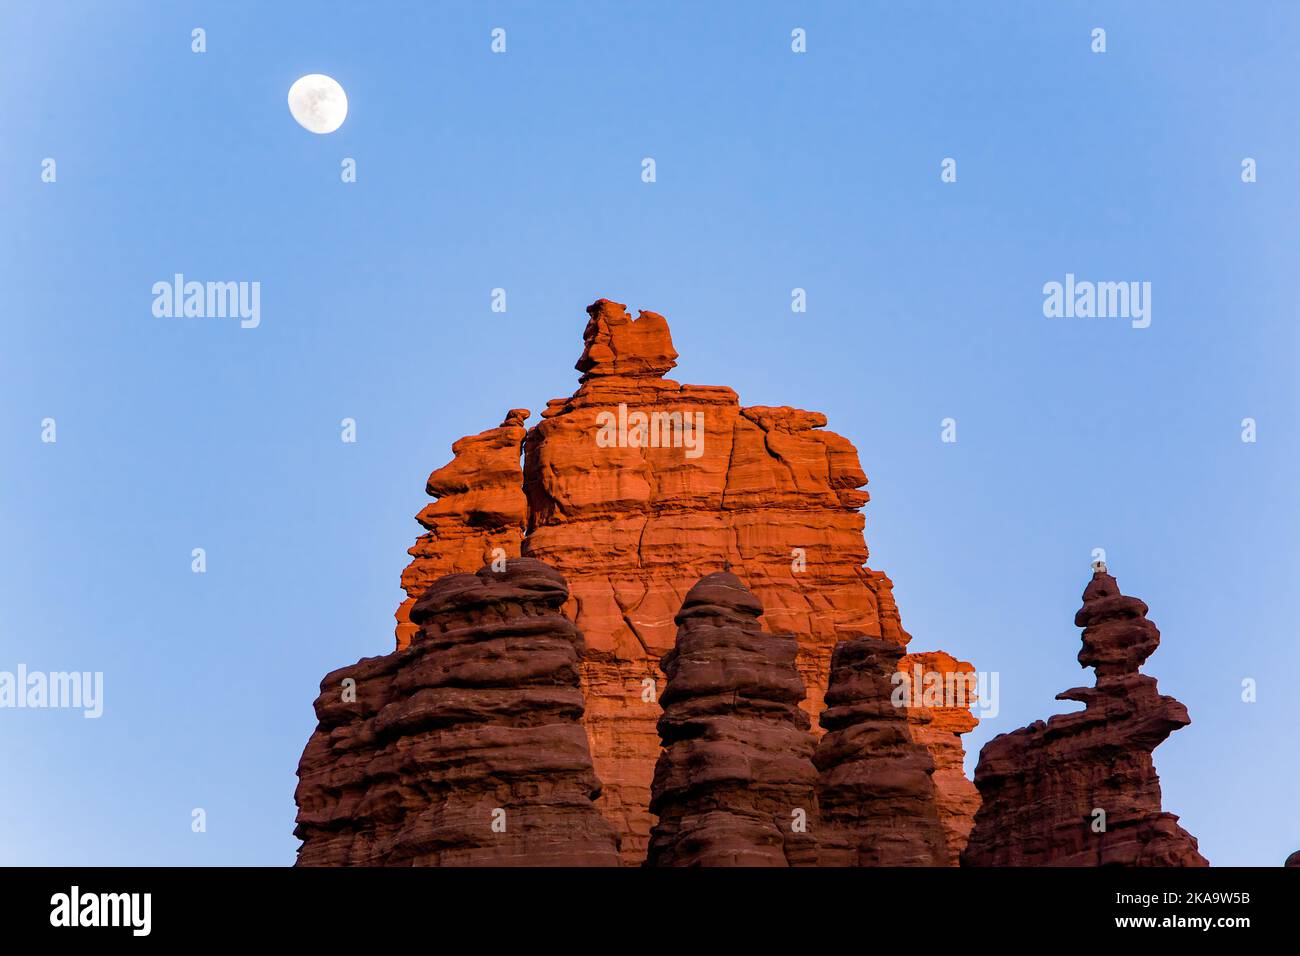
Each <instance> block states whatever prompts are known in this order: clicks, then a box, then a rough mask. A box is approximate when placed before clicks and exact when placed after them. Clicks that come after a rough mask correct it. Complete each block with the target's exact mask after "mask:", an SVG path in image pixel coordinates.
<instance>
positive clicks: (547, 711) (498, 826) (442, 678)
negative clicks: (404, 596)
mask: <svg viewBox="0 0 1300 956" xmlns="http://www.w3.org/2000/svg"><path fill="white" fill-rule="evenodd" d="M568 596H569V592H568V588H567V586H566V585H565V582H564V578H563V577H562V576H561V575H560V574H559V573H558V572H556V571H555V570H553V569H552V568H548V567H547V566H546V565H544V564H542V563H541V562H540V561H534V560H531V559H527V558H523V559H519V558H516V559H514V560H511V561H508V562H507V563H506V564H505V567H504V569H503V571H502V572H501V573H497V572H494V571H493V570H492V569H491V568H490V567H485V568H483V569H482V570H480V571H479V572H478V573H477V574H453V575H449V576H447V577H443V578H440V579H439V580H437V581H435V582H434V583H433V584H432V585H431V586H430V587H429V588H428V589H427V590H426V591H425V593H424V596H423V597H421V598H420V600H419V601H418V602H417V603H416V605H415V607H414V608H413V609H412V611H411V620H412V621H413V622H414V623H415V624H416V625H417V626H418V627H419V631H418V633H417V634H416V635H415V637H414V638H413V640H412V641H411V643H410V645H409V646H408V647H407V648H405V649H404V650H398V651H394V652H393V653H391V654H388V655H387V656H385V657H371V658H366V659H364V660H362V661H360V662H358V663H357V664H354V665H352V666H351V667H344V668H342V669H340V670H337V671H334V672H333V673H332V674H329V675H327V676H326V678H325V679H324V680H323V681H322V682H321V694H320V697H318V698H317V700H316V714H317V717H318V719H319V721H320V724H319V726H318V728H317V730H316V732H315V734H313V735H312V737H311V739H310V740H309V741H308V743H307V748H306V750H305V751H304V752H303V756H302V761H301V762H300V764H299V767H298V776H299V783H298V789H297V792H296V794H295V797H296V799H297V802H298V807H299V810H298V826H297V828H296V830H295V831H294V832H295V834H296V835H297V836H298V837H299V838H300V839H301V840H302V841H303V844H302V847H301V848H300V849H299V851H298V863H299V865H302V866H376V865H383V866H615V865H617V864H618V862H619V857H618V845H617V840H616V838H615V835H614V832H613V830H612V828H611V827H610V825H609V824H608V822H606V821H605V819H604V818H603V817H602V816H601V815H600V813H599V811H598V810H597V809H596V807H595V804H594V802H593V801H594V799H595V797H596V796H597V794H598V793H599V791H600V782H599V781H598V780H597V779H596V776H595V774H594V773H593V772H592V766H591V755H590V751H589V749H588V744H587V737H586V733H585V732H584V731H583V729H582V725H581V723H580V720H581V718H582V711H583V705H582V693H581V691H580V689H579V686H578V664H579V660H580V659H581V656H582V650H583V640H582V634H581V633H580V632H579V631H578V629H577V628H576V627H575V626H574V624H573V623H572V622H571V621H570V620H568V619H567V618H566V617H564V616H563V614H561V613H560V610H559V609H560V607H561V606H562V605H563V604H564V602H565V600H566V599H567V598H568ZM348 681H351V682H353V683H351V684H349V683H348ZM349 691H351V692H349Z"/></svg>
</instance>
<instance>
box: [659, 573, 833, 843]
mask: <svg viewBox="0 0 1300 956" xmlns="http://www.w3.org/2000/svg"><path fill="white" fill-rule="evenodd" d="M762 613H763V607H762V605H761V604H759V602H758V600H757V599H756V598H755V597H754V595H752V594H751V593H750V592H749V591H748V590H747V589H746V588H745V586H744V585H743V584H742V583H741V582H740V579H739V578H737V577H736V576H735V575H734V574H731V573H729V572H719V573H715V574H710V575H708V576H707V577H705V578H703V579H702V580H701V581H700V582H699V583H698V584H696V585H695V587H693V588H692V589H691V590H690V592H689V593H688V594H687V595H686V600H685V602H684V603H683V604H682V609H681V611H680V612H679V613H678V614H677V617H676V622H677V624H678V630H677V643H676V645H675V646H674V647H673V649H672V650H671V651H669V652H668V653H667V654H665V655H664V658H663V661H662V666H663V670H664V673H665V674H667V675H668V684H667V686H666V687H665V689H664V692H663V697H662V698H661V703H662V704H663V708H664V713H663V716H662V717H660V718H659V734H660V736H661V737H662V739H663V745H664V750H663V752H662V753H661V754H660V756H659V760H658V762H657V764H656V765H655V774H654V783H653V785H652V788H651V799H650V811H651V812H652V813H655V814H658V816H659V822H658V823H656V824H655V826H654V829H653V830H652V831H651V833H650V847H649V853H648V856H647V858H646V865H647V866H799V865H813V864H815V863H816V862H817V845H816V836H815V834H816V832H817V811H816V797H815V795H814V787H815V783H816V770H815V768H814V767H813V764H812V753H813V746H814V741H813V737H812V735H811V734H810V733H809V720H808V715H807V714H805V713H804V712H803V711H802V710H801V709H800V708H799V703H800V702H801V701H802V700H803V696H804V688H803V682H802V681H801V680H800V679H799V672H798V671H797V670H796V669H795V653H796V648H795V642H794V638H793V637H791V636H789V635H780V636H778V635H773V634H768V633H766V632H765V631H764V630H763V629H762V627H761V626H760V624H759V623H758V618H759V616H760V615H761V614H762Z"/></svg>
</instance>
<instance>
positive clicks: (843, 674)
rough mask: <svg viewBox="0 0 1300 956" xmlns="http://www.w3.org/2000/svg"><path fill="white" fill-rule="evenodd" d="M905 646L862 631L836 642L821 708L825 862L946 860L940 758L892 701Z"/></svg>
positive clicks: (860, 863)
mask: <svg viewBox="0 0 1300 956" xmlns="http://www.w3.org/2000/svg"><path fill="white" fill-rule="evenodd" d="M902 656H903V651H902V648H900V647H899V646H898V645H897V644H893V643H891V642H889V641H886V640H881V639H879V638H874V637H861V638H858V639H857V640H853V641H845V642H844V643H842V644H839V645H838V646H836V648H835V653H834V655H833V656H832V658H831V677H830V687H829V688H828V689H827V691H826V704H827V708H826V710H824V711H822V715H821V718H822V719H821V723H822V728H823V729H824V730H825V731H826V734H825V736H823V737H822V739H821V740H820V741H819V742H818V744H817V753H816V756H815V757H814V758H813V760H814V762H815V763H816V765H817V769H818V771H819V772H820V778H819V780H818V787H817V803H818V808H819V811H820V814H821V829H820V830H819V831H818V833H819V835H820V842H821V856H820V860H821V863H822V865H824V866H947V865H949V863H950V857H949V853H948V844H947V839H946V836H945V833H944V828H943V826H942V824H941V822H940V814H939V805H938V799H937V796H938V795H937V792H936V790H935V786H934V769H935V768H934V761H933V759H931V757H930V752H929V751H928V750H927V749H926V748H925V746H924V745H923V744H920V743H918V742H917V741H916V740H915V739H914V738H913V736H912V729H911V726H910V725H909V722H908V714H907V710H906V708H904V707H896V706H895V705H894V704H893V702H892V701H891V699H890V698H891V692H892V691H893V689H894V685H893V683H892V680H891V678H892V677H893V676H894V674H895V673H897V669H898V661H899V658H901V657H902Z"/></svg>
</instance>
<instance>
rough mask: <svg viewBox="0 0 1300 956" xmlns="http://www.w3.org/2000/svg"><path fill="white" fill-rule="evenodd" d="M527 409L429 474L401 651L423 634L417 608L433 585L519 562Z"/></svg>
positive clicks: (400, 628)
mask: <svg viewBox="0 0 1300 956" xmlns="http://www.w3.org/2000/svg"><path fill="white" fill-rule="evenodd" d="M528 415H529V412H528V409H526V408H512V409H511V410H510V411H509V412H507V413H506V418H505V421H503V422H502V423H501V424H500V425H499V426H498V427H496V428H490V429H488V430H487V431H485V432H482V433H480V434H478V435H471V436H469V437H467V438H462V439H461V440H460V441H458V442H456V443H455V444H454V445H452V446H451V452H452V454H453V455H454V456H455V457H454V458H453V459H452V461H451V462H450V463H449V464H447V465H445V466H443V467H442V468H439V469H438V470H437V471H435V472H434V473H433V474H431V475H430V476H429V482H428V484H427V485H426V486H425V490H426V492H427V493H428V494H430V495H432V496H433V497H435V498H437V499H438V500H437V501H435V502H434V503H433V504H430V505H426V506H425V508H424V510H423V511H421V512H420V513H419V514H418V515H417V516H416V520H417V521H419V522H420V524H422V525H424V527H425V528H426V529H427V533H426V534H423V535H421V536H420V538H419V540H418V541H416V542H415V546H414V547H413V548H411V549H410V551H408V552H407V553H408V554H410V555H411V556H412V557H413V558H414V560H413V561H412V562H411V563H410V564H409V565H407V567H406V570H405V571H403V572H402V588H403V589H404V590H405V591H406V595H407V597H406V600H405V601H403V602H402V604H401V606H400V607H399V608H398V609H397V614H396V615H395V616H396V617H397V646H398V648H399V649H400V648H403V647H405V646H406V645H407V644H409V643H410V641H411V637H412V636H414V634H415V632H416V630H418V628H417V627H416V625H415V624H414V623H412V622H411V617H410V615H411V608H412V607H414V606H415V602H416V600H417V599H418V598H419V597H420V595H421V594H423V593H424V591H425V589H426V588H427V587H428V586H429V585H430V584H432V583H433V582H434V581H435V580H437V579H438V578H440V577H442V576H443V575H446V574H452V573H455V572H457V571H467V572H468V571H476V570H477V569H478V568H480V567H482V566H483V565H484V564H486V563H488V562H490V561H491V560H492V559H493V556H494V552H495V551H496V550H497V549H500V552H498V553H499V555H500V556H501V557H505V558H517V557H519V542H520V541H521V540H523V537H524V526H525V525H526V524H527V522H528V500H527V499H526V498H525V497H524V489H523V484H524V475H523V471H522V469H521V468H520V466H519V456H520V453H521V447H522V445H523V443H524V435H525V434H526V432H527V430H526V429H525V428H524V421H525V420H526V419H527V418H528Z"/></svg>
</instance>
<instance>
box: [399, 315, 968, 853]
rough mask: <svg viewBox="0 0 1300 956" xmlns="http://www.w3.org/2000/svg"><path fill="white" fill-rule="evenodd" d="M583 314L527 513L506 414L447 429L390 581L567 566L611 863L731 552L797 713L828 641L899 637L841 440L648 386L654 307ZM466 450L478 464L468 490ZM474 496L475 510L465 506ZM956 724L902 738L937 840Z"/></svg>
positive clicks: (959, 787)
mask: <svg viewBox="0 0 1300 956" xmlns="http://www.w3.org/2000/svg"><path fill="white" fill-rule="evenodd" d="M587 311H588V313H589V316H590V319H589V321H588V323H587V327H586V331H585V332H584V335H583V339H584V342H585V348H584V351H583V354H582V357H581V358H580V359H579V360H578V363H577V368H578V370H579V371H580V372H582V373H583V374H582V377H581V380H580V385H579V388H578V390H577V392H576V393H575V394H574V395H572V396H571V397H569V398H565V399H555V400H552V401H551V402H549V403H548V407H547V409H546V411H545V412H544V413H543V415H542V420H541V422H540V424H538V425H537V426H535V427H534V428H532V429H531V430H529V431H528V433H527V440H526V441H525V463H524V473H523V478H522V483H523V486H524V491H525V493H526V496H527V505H526V507H524V506H522V505H520V504H519V500H518V498H517V497H516V496H515V495H514V494H513V491H515V490H517V487H518V484H519V480H518V479H517V478H516V477H515V475H514V471H513V469H514V467H515V466H516V465H517V457H514V458H512V454H513V452H512V449H513V448H515V447H516V442H517V441H518V439H519V438H520V437H522V428H521V425H520V422H522V418H519V419H518V421H516V422H514V423H513V425H512V422H511V421H510V420H509V419H508V420H507V422H506V424H505V425H503V426H502V427H501V428H500V429H494V430H492V431H490V432H484V433H483V434H482V435H479V436H476V437H475V438H473V439H463V440H462V441H461V442H457V444H456V446H455V449H456V451H457V458H456V461H454V462H453V463H452V465H450V466H448V469H450V470H451V473H452V475H453V476H454V480H448V481H440V482H435V481H434V478H437V477H438V476H440V475H443V472H444V471H447V470H448V469H444V470H442V471H438V472H434V476H433V477H431V479H430V491H431V493H434V494H439V495H443V496H444V497H443V498H442V499H441V500H440V501H438V502H437V504H436V505H434V506H431V508H434V509H438V510H437V512H436V513H431V512H430V509H426V510H425V511H424V512H422V513H421V520H422V522H424V523H425V526H426V527H427V528H429V533H428V534H426V535H424V536H423V537H422V538H421V539H420V541H419V542H417V544H416V546H415V548H413V549H412V550H411V553H412V554H413V555H414V556H415V560H414V561H413V562H412V564H411V566H410V567H409V568H408V569H407V572H406V574H405V575H404V576H403V584H404V586H406V587H407V593H408V594H409V595H411V596H412V597H415V596H416V595H418V594H419V590H420V587H421V586H422V585H423V584H425V583H427V581H428V580H431V579H432V578H433V577H436V576H438V575H440V574H445V573H448V572H450V571H454V570H460V571H465V570H473V569H475V568H477V567H478V566H479V565H480V564H481V563H482V561H483V557H484V552H485V551H488V550H490V548H492V547H494V546H499V547H502V548H504V549H505V550H506V553H507V554H510V555H513V554H515V553H517V551H518V553H523V554H526V555H529V556H532V557H536V558H540V559H541V560H544V561H546V562H547V563H549V564H551V565H552V566H554V567H556V568H557V569H559V570H560V571H561V572H562V573H563V574H564V575H565V577H566V578H567V579H568V582H569V586H570V589H571V594H572V596H571V598H570V600H569V603H568V605H567V606H566V613H568V614H569V615H570V616H571V617H573V618H574V619H575V620H576V622H577V623H578V625H579V626H580V627H581V629H582V631H583V633H584V634H585V636H586V639H587V647H588V650H587V656H586V658H585V659H584V661H583V669H582V677H583V689H584V691H585V693H586V702H587V714H586V721H585V722H586V727H587V731H588V735H589V736H590V739H591V746H592V756H593V759H594V761H595V766H596V772H597V774H598V775H599V776H600V778H601V780H602V781H603V782H604V795H603V797H602V799H601V809H602V811H603V812H604V813H605V814H606V816H607V818H608V819H609V820H610V821H611V822H612V823H613V824H614V827H615V829H616V830H617V831H618V832H619V833H620V834H622V835H623V854H624V861H625V862H627V863H639V862H640V861H641V860H642V859H643V858H644V856H645V851H646V839H647V836H648V834H649V831H650V825H651V823H652V822H653V821H652V818H651V815H650V813H649V809H648V806H649V800H650V780H651V776H652V774H653V769H654V763H655V758H656V756H657V754H658V752H659V738H658V734H657V733H656V730H655V722H656V721H657V720H658V718H659V713H660V707H659V703H658V701H657V700H656V696H657V688H658V687H659V685H660V684H661V683H662V680H663V677H662V675H661V674H660V673H659V669H658V661H659V658H660V657H661V656H662V655H663V654H665V653H666V652H667V651H668V650H670V649H671V647H672V646H673V640H674V635H675V631H674V627H673V617H674V615H675V614H676V612H677V609H678V608H679V607H680V606H681V603H682V600H683V599H684V598H685V596H686V593H687V591H688V590H689V589H690V588H691V586H692V585H693V584H694V583H695V582H696V581H698V580H699V578H700V577H701V576H702V575H704V574H706V573H708V572H710V571H712V570H714V569H716V568H717V567H718V566H719V564H721V563H722V562H724V561H727V562H730V564H731V566H732V567H733V568H734V569H735V570H736V571H737V573H739V574H741V575H742V576H743V577H744V579H745V580H746V582H747V583H748V585H749V587H750V588H751V589H752V591H753V593H754V594H755V595H756V596H757V597H758V598H759V599H760V600H761V601H762V604H763V606H764V607H765V608H766V609H767V612H766V621H767V623H768V626H769V627H770V629H771V630H773V631H776V632H780V633H791V634H793V635H794V636H795V639H796V641H797V642H798V646H799V653H798V658H797V666H798V668H799V673H800V675H801V677H802V679H803V682H804V684H805V686H806V687H807V690H808V698H807V700H806V701H805V704H804V708H805V710H807V712H808V713H809V714H810V715H812V716H813V717H814V721H815V719H816V715H817V714H818V713H820V711H821V710H822V694H823V691H824V689H825V686H826V680H827V675H828V672H829V669H830V656H831V649H832V648H833V647H834V646H835V644H836V642H837V641H840V640H843V639H845V638H849V637H857V636H860V635H868V636H876V637H883V638H885V639H887V640H891V641H894V642H895V643H898V644H900V645H904V644H906V643H907V641H908V640H909V636H908V635H907V632H906V631H904V630H903V629H902V626H901V623H900V622H899V619H898V612H897V608H896V607H895V606H894V600H893V596H892V593H891V584H890V582H889V579H888V578H887V577H886V576H885V575H884V574H883V573H881V572H878V571H871V570H868V569H867V568H865V567H864V564H865V562H866V560H867V547H866V544H865V542H864V540H863V536H862V531H863V524H864V522H863V517H862V514H861V512H860V511H859V509H860V508H861V507H862V505H863V504H865V503H866V501H867V499H868V495H867V493H866V492H865V491H862V490H860V489H861V488H862V486H863V485H864V484H866V480H867V479H866V475H865V474H863V472H862V468H861V465H860V464H859V462H858V454H857V451H856V449H854V447H853V445H852V444H851V443H850V442H849V441H848V440H847V439H845V438H843V437H841V436H839V435H836V434H834V433H833V432H828V431H824V430H823V426H824V425H825V424H826V418H825V416H824V415H821V414H819V413H817V412H807V411H801V410H798V409H793V408H784V407H781V408H767V407H752V408H742V407H741V406H740V403H739V401H738V400H737V397H736V393H735V392H733V391H732V390H731V389H729V388H724V387H719V386H704V385H681V384H678V383H677V382H674V381H671V380H668V379H665V378H663V375H664V374H665V373H666V372H667V371H669V370H670V369H671V368H672V367H673V366H674V364H675V360H676V358H677V352H676V351H675V350H674V348H673V344H672V339H671V336H670V335H669V331H668V326H667V323H666V322H665V321H664V319H663V317H662V316H659V315H656V314H655V313H653V312H642V313H641V314H640V317H639V318H636V319H633V318H631V317H630V316H629V315H628V314H627V311H626V309H625V307H624V306H622V305H619V304H618V303H615V302H610V301H609V300H606V299H601V300H600V301H598V302H596V303H595V304H594V305H592V306H591V307H589V308H588V310H587ZM638 413H640V414H644V415H645V418H644V420H642V419H640V418H639V417H638ZM656 416H657V417H656ZM701 426H702V427H701ZM479 461H483V462H487V463H489V464H488V466H487V467H488V472H489V474H490V476H491V477H490V479H488V480H485V481H484V482H482V483H481V485H480V483H478V482H476V480H475V476H476V475H477V469H478V467H479V465H477V464H476V462H479ZM512 482H514V484H513V485H512V484H511V483H512ZM471 489H475V490H473V491H472V490H471ZM476 494H481V495H483V496H485V497H486V498H487V499H488V500H489V501H491V502H492V503H493V504H492V506H491V507H489V508H486V509H484V508H478V509H477V510H475V508H474V507H471V505H473V504H475V503H476V501H477V499H476V498H475V495H476ZM525 530H526V532H527V536H526V537H524V538H523V540H522V543H521V542H520V541H519V539H518V537H517V536H522V534H523V531H525ZM444 542H450V545H451V546H449V545H448V544H446V543H444ZM516 549H517V550H516ZM410 603H411V602H410V601H408V602H407V603H406V604H404V605H403V607H407V608H409V605H410ZM402 614H403V612H402V611H401V610H399V612H398V617H399V620H401V618H402ZM399 631H400V626H399ZM401 639H402V638H401V635H400V633H399V644H400V643H401ZM904 664H906V661H905V662H904ZM924 716H927V715H920V714H918V720H920V719H922V718H923V717H924ZM965 723H969V724H970V725H971V726H973V724H974V720H973V718H970V717H969V715H967V716H966V717H965V718H964V720H963V719H962V718H961V717H960V716H959V715H947V717H946V718H945V720H944V721H941V722H940V721H938V718H937V717H934V718H933V719H932V721H931V725H930V726H931V727H932V728H937V729H935V732H934V733H930V734H921V733H919V732H918V736H923V737H924V738H925V743H926V745H927V746H929V747H930V748H931V751H932V753H933V755H934V760H935V764H936V766H938V767H940V768H943V769H941V771H940V776H939V777H938V780H939V785H940V803H941V806H943V807H945V808H946V809H945V812H946V814H947V817H948V819H950V821H955V822H953V823H952V826H951V830H952V832H953V833H959V832H961V831H962V829H963V824H962V823H961V821H963V820H964V821H966V823H965V826H969V819H970V813H971V804H972V800H973V791H972V788H971V785H970V783H969V781H967V780H965V778H964V777H962V776H961V774H960V766H961V762H962V758H963V753H962V748H961V742H960V737H959V736H958V735H959V734H960V733H963V732H965V731H964V730H963V729H962V727H963V726H964V725H965ZM815 729H816V728H815V726H814V730H815ZM952 768H957V770H956V771H955V772H953V769H952ZM950 844H952V845H953V846H954V847H955V849H954V852H957V851H959V850H960V847H959V846H956V844H955V843H952V840H950Z"/></svg>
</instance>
